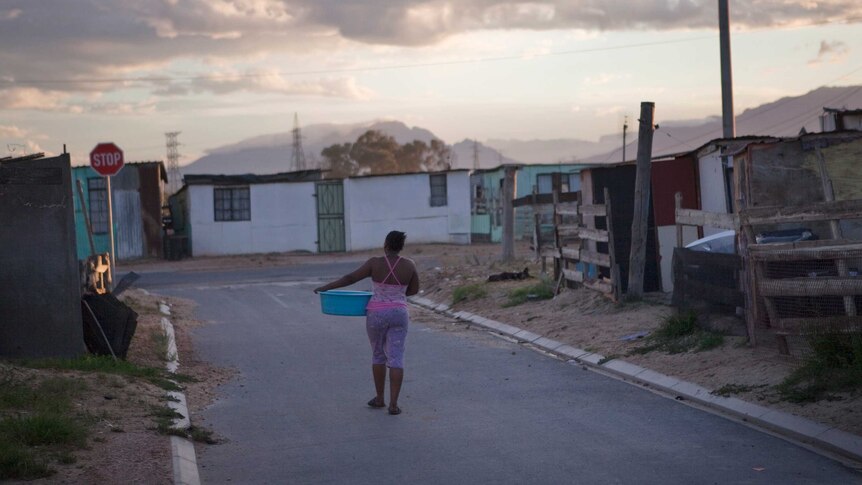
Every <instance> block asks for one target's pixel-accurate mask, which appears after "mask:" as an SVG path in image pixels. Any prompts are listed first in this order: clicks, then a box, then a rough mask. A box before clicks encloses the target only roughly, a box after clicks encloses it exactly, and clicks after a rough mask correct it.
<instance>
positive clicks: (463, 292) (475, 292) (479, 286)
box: [452, 283, 488, 305]
mask: <svg viewBox="0 0 862 485" xmlns="http://www.w3.org/2000/svg"><path fill="white" fill-rule="evenodd" d="M487 295H488V290H487V288H485V285H484V284H483V283H473V284H470V285H461V286H459V287H457V288H455V290H454V291H452V304H453V305H454V304H456V303H460V302H462V301H471V300H478V299H479V298H485V297H486V296H487Z"/></svg>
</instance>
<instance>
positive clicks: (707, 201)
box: [697, 150, 727, 236]
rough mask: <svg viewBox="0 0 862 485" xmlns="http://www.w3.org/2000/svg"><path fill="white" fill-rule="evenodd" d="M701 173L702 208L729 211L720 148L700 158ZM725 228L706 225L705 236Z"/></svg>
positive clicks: (709, 210)
mask: <svg viewBox="0 0 862 485" xmlns="http://www.w3.org/2000/svg"><path fill="white" fill-rule="evenodd" d="M697 164H698V171H699V174H700V181H699V182H700V208H701V210H704V211H707V212H718V213H721V214H726V213H727V191H726V186H725V182H724V171H723V170H722V166H721V156H720V153H719V151H718V150H715V151H713V152H711V153H709V154H707V155H703V156H701V157H700V158H698V161H697ZM723 230H724V229H721V228H717V227H704V228H703V234H704V236H711V235H713V234H716V233H719V232H721V231H723Z"/></svg>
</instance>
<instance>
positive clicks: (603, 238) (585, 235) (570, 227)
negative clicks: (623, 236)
mask: <svg viewBox="0 0 862 485" xmlns="http://www.w3.org/2000/svg"><path fill="white" fill-rule="evenodd" d="M557 232H558V233H559V235H560V237H565V236H576V237H579V238H581V239H590V240H592V241H597V242H608V231H605V230H603V229H590V228H587V227H578V226H577V225H574V224H563V225H560V226H557Z"/></svg>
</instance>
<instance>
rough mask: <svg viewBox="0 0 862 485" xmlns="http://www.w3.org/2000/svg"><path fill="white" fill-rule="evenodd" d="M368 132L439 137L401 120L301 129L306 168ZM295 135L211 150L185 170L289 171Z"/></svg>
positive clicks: (397, 137) (401, 140) (402, 138)
mask: <svg viewBox="0 0 862 485" xmlns="http://www.w3.org/2000/svg"><path fill="white" fill-rule="evenodd" d="M367 130H378V131H382V132H384V133H386V134H388V135H390V136H392V137H393V138H395V140H396V141H397V142H398V143H401V144H404V143H408V142H411V141H413V140H422V141H424V142H426V143H428V142H430V141H431V140H432V139H434V138H437V137H436V136H434V134H433V133H431V132H430V131H428V130H426V129H424V128H416V127H413V128H410V127H408V126H407V125H405V124H404V123H401V122H400V121H375V122H368V123H357V124H350V125H338V124H331V123H327V124H318V125H309V126H303V127H301V131H302V147H303V150H304V152H305V156H306V168H319V165H320V162H319V158H320V152H321V150H323V149H324V148H326V147H328V146H330V145H333V144H336V143H347V142H354V141H356V139H357V138H359V136H360V135H362V134H363V133H365V132H366V131H367ZM292 146H293V134H292V133H291V132H285V133H273V134H269V135H261V136H256V137H253V138H247V139H245V140H243V141H241V142H238V143H234V144H232V145H225V146H222V147H218V148H215V149H213V150H210V151H209V153H207V154H206V155H204V156H203V157H201V158H199V159H197V160H195V161H194V162H192V163H190V164H189V165H186V166H184V167H182V168H181V170H182V172H183V173H184V174H185V173H189V174H225V175H233V174H241V173H256V174H268V173H278V172H289V171H291V170H295V169H296V168H295V167H294V166H293V165H292V154H293V148H292Z"/></svg>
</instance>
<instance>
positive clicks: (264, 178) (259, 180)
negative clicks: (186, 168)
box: [183, 170, 321, 185]
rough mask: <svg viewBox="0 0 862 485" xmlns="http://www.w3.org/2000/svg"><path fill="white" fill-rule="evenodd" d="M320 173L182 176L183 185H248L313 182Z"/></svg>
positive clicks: (306, 171) (315, 171)
mask: <svg viewBox="0 0 862 485" xmlns="http://www.w3.org/2000/svg"><path fill="white" fill-rule="evenodd" d="M320 174H321V171H320V170H300V171H296V172H280V173H273V174H267V175H258V174H253V173H247V174H241V175H210V174H186V175H184V176H183V182H184V183H185V185H250V184H274V183H281V182H314V181H317V180H320V179H321V176H320Z"/></svg>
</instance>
